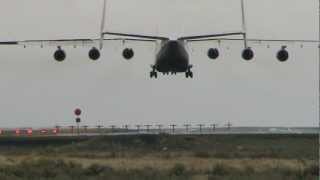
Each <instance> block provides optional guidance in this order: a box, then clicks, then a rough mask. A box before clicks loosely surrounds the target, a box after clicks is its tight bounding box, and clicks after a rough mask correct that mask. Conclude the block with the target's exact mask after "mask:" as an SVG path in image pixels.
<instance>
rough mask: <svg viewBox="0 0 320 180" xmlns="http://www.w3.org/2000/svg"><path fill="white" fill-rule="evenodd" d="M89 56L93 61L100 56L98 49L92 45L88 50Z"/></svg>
mask: <svg viewBox="0 0 320 180" xmlns="http://www.w3.org/2000/svg"><path fill="white" fill-rule="evenodd" d="M88 55H89V58H90V59H91V60H93V61H95V60H98V59H99V58H100V51H99V50H98V49H97V48H95V47H93V48H92V49H91V50H90V51H89V54H88Z"/></svg>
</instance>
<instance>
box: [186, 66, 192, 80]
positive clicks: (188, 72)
mask: <svg viewBox="0 0 320 180" xmlns="http://www.w3.org/2000/svg"><path fill="white" fill-rule="evenodd" d="M191 68H192V65H190V66H189V67H188V70H187V72H186V78H193V72H192V71H191Z"/></svg>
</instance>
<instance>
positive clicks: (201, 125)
mask: <svg viewBox="0 0 320 180" xmlns="http://www.w3.org/2000/svg"><path fill="white" fill-rule="evenodd" d="M198 126H199V132H200V134H202V128H203V127H204V126H205V125H204V124H198Z"/></svg>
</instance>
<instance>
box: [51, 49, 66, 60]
mask: <svg viewBox="0 0 320 180" xmlns="http://www.w3.org/2000/svg"><path fill="white" fill-rule="evenodd" d="M53 56H54V59H55V60H56V61H58V62H62V61H64V60H65V59H66V56H67V55H66V53H65V51H64V50H63V49H61V47H60V46H59V47H58V49H57V50H56V52H55V53H54V55H53Z"/></svg>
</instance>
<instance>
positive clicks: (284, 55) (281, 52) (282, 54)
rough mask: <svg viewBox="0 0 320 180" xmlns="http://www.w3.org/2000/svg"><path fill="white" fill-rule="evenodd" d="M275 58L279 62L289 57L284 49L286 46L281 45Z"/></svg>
mask: <svg viewBox="0 0 320 180" xmlns="http://www.w3.org/2000/svg"><path fill="white" fill-rule="evenodd" d="M277 59H278V60H279V61H280V62H285V61H287V60H288V59H289V52H288V51H287V50H286V46H282V48H281V49H280V50H279V51H278V53H277Z"/></svg>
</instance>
